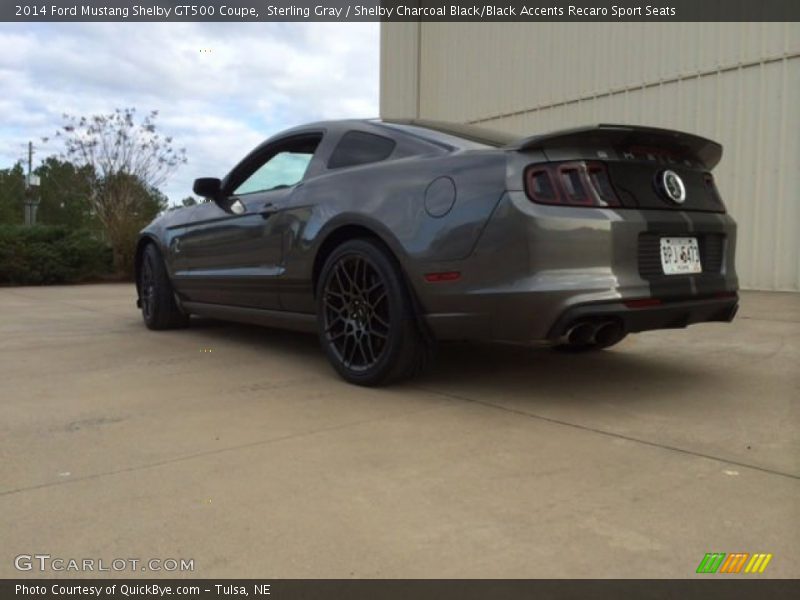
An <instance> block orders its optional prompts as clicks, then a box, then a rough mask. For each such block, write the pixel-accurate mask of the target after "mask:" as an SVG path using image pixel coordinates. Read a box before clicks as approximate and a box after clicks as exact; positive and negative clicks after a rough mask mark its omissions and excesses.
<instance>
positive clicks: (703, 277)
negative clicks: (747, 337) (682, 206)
mask: <svg viewBox="0 0 800 600" xmlns="http://www.w3.org/2000/svg"><path fill="white" fill-rule="evenodd" d="M661 236H677V237H681V236H690V237H697V238H698V240H699V241H700V252H701V261H702V267H703V270H702V272H701V273H698V274H690V275H664V274H663V273H662V272H661V265H660V259H659V258H658V256H659V255H658V253H657V252H656V253H655V254H654V253H653V250H654V249H655V250H656V251H657V250H658V249H659V244H658V239H659V238H660V237H661ZM711 242H715V243H714V244H711ZM735 246H736V224H735V223H734V221H733V219H731V217H730V216H729V215H727V214H722V213H709V212H699V211H695V212H684V211H667V210H664V211H661V210H646V211H645V210H642V211H639V210H610V209H588V208H569V207H562V206H544V205H537V204H534V203H532V202H530V201H529V200H528V199H527V197H525V196H524V194H523V193H522V192H509V193H508V194H506V196H504V197H503V198H502V199H501V201H500V203H499V204H498V206H497V209H496V210H495V212H494V214H493V215H492V217H491V219H490V220H489V222H488V223H487V225H486V227H485V229H484V231H483V233H482V234H481V237H480V238H479V240H478V243H477V244H476V247H475V249H474V251H473V253H472V254H471V256H469V257H468V258H467V259H465V260H463V261H458V262H456V261H453V262H443V263H440V264H430V265H425V268H427V269H429V270H430V271H459V272H460V273H461V278H460V279H458V280H456V281H453V282H447V283H435V284H428V283H425V282H424V279H423V276H422V273H413V272H412V274H411V279H412V282H416V283H417V285H416V286H415V292H416V293H417V296H418V298H419V299H420V300H421V304H422V306H423V308H424V312H425V315H426V320H427V323H428V325H429V327H430V329H431V331H432V333H433V335H434V336H435V337H436V338H438V339H442V340H454V339H480V340H492V341H507V342H518V343H526V342H531V341H541V340H552V339H554V337H557V336H558V335H560V334H561V333H562V331H563V330H564V329H565V328H567V327H568V326H569V324H570V323H572V322H574V321H576V320H578V319H579V318H590V317H591V318H593V317H594V316H604V317H608V318H609V319H610V318H613V319H619V321H621V322H622V324H623V326H624V327H625V328H626V331H629V332H635V331H645V330H650V329H663V328H675V327H685V326H686V325H690V324H692V323H698V322H704V321H727V320H730V319H731V318H732V317H733V314H734V313H735V306H736V304H737V298H736V290H737V289H738V279H737V277H736V270H735V263H734V259H735ZM654 261H657V262H654ZM642 298H645V299H651V298H652V299H657V300H658V301H659V302H660V304H659V305H658V306H652V307H646V308H632V307H631V305H630V304H628V303H629V302H630V301H631V300H636V299H642Z"/></svg>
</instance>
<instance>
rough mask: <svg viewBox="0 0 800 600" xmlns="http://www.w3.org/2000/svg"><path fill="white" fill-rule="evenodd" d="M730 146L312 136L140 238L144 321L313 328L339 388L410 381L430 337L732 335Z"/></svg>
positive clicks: (389, 129) (596, 133) (431, 125)
mask: <svg viewBox="0 0 800 600" xmlns="http://www.w3.org/2000/svg"><path fill="white" fill-rule="evenodd" d="M721 155H722V148H721V146H720V145H719V144H717V143H715V142H712V141H710V140H707V139H704V138H701V137H698V136H695V135H690V134H686V133H679V132H676V131H669V130H664V129H654V128H647V127H634V126H624V125H598V126H594V127H587V128H581V129H573V130H568V131H560V132H556V133H551V134H546V135H536V136H532V137H520V136H513V135H508V134H504V133H499V132H496V131H490V130H485V129H482V128H477V127H472V126H465V125H456V124H451V123H440V122H430V121H412V120H407V121H390V120H349V121H331V122H321V123H313V124H310V125H306V126H302V127H297V128H295V129H291V130H288V131H285V132H283V133H280V134H278V135H276V136H274V137H272V138H270V139H268V140H267V141H266V142H264V143H263V144H261V145H260V146H258V147H257V148H256V149H255V150H253V151H252V152H251V153H250V154H249V155H247V156H246V157H245V158H244V159H243V160H242V161H241V162H240V163H239V164H238V165H236V166H235V167H234V168H233V170H232V171H231V172H230V173H228V175H227V176H225V178H223V179H222V180H219V179H213V178H204V179H198V180H196V181H195V184H194V191H195V193H196V194H198V195H200V196H202V197H204V198H206V199H207V200H208V201H207V202H205V203H202V204H199V205H197V206H192V207H188V208H183V209H179V210H174V211H169V212H166V213H165V214H163V215H161V216H160V217H158V218H157V219H156V220H155V221H153V222H152V223H151V224H150V225H149V226H148V227H146V228H145V229H144V230H143V231H142V233H141V236H140V239H139V242H138V247H137V252H136V263H135V264H136V283H137V290H138V296H139V301H138V305H139V306H140V308H141V310H142V315H143V317H144V322H145V324H146V325H147V326H148V327H149V328H151V329H166V328H170V327H181V326H185V325H187V324H188V323H189V316H190V315H192V314H196V315H201V316H206V317H212V318H220V319H228V320H234V321H243V322H247V323H255V324H262V325H268V326H277V327H286V328H293V329H301V330H307V331H316V332H318V335H319V338H320V341H321V344H322V347H323V349H324V351H325V353H326V354H327V356H328V358H329V359H330V361H331V363H332V364H333V366H334V368H335V369H336V370H337V371H338V372H339V374H340V375H341V376H342V377H344V378H345V379H346V380H347V381H350V382H353V383H358V384H363V385H376V384H381V383H386V382H389V381H394V380H397V379H401V378H403V377H408V376H410V375H412V374H414V373H416V372H418V371H419V370H420V368H421V367H422V366H423V365H424V363H425V362H426V361H427V359H428V357H429V355H430V349H431V346H432V344H433V343H434V342H435V341H437V340H485V341H505V342H518V343H526V342H533V341H545V342H549V343H551V344H552V345H554V346H556V347H559V348H565V349H574V350H590V349H600V348H607V347H609V346H611V345H613V344H615V343H617V342H619V341H620V340H621V339H622V338H623V337H625V335H627V334H629V333H634V332H640V331H645V330H652V329H662V328H676V327H685V326H687V325H689V324H692V323H698V322H704V321H730V320H732V319H733V317H734V315H735V313H736V309H737V306H738V296H737V278H736V272H735V269H734V246H735V242H736V225H735V223H734V221H733V219H731V217H730V216H729V215H728V214H726V211H725V206H724V204H723V202H722V200H721V198H720V195H719V193H718V191H717V188H716V186H715V184H714V179H713V177H712V175H711V170H712V169H713V168H714V166H715V165H716V164H717V163H718V162H719V160H720V158H721Z"/></svg>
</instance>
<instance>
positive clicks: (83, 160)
mask: <svg viewBox="0 0 800 600" xmlns="http://www.w3.org/2000/svg"><path fill="white" fill-rule="evenodd" d="M135 116H136V109H134V108H125V109H117V110H115V111H114V112H112V113H109V114H102V115H93V116H90V117H77V116H73V115H67V114H65V115H64V121H65V124H64V125H63V126H62V128H61V129H60V130H59V131H58V132H57V133H56V137H58V138H60V139H61V140H63V143H64V148H65V151H64V156H65V158H66V159H67V160H69V161H70V162H72V163H73V164H74V165H75V166H76V167H77V168H78V170H79V172H81V173H82V174H84V177H85V179H86V183H87V185H88V187H89V190H90V194H89V201H90V203H91V206H92V212H93V213H94V214H95V215H96V217H97V219H98V220H99V222H100V223H101V225H102V226H103V229H104V230H105V233H106V235H107V237H108V241H109V243H110V244H111V247H112V248H113V250H114V265H115V267H116V268H117V269H118V270H119V271H120V272H125V273H130V272H131V270H132V267H133V254H134V250H135V248H134V245H133V242H132V240H135V237H136V233H137V232H138V230H139V229H141V227H143V226H144V225H145V224H146V223H147V220H149V219H151V218H152V217H153V216H154V214H151V211H152V209H153V208H154V207H155V206H160V202H161V199H162V198H163V194H161V193H160V192H158V187H159V186H161V185H162V184H163V183H164V182H165V181H166V180H167V179H168V178H169V176H170V175H172V174H173V173H174V172H175V170H176V169H177V168H178V167H179V166H180V165H182V164H184V163H186V151H185V149H176V148H174V146H173V140H172V138H171V137H162V136H161V135H160V134H159V133H158V132H157V131H156V125H155V121H156V118H157V116H158V111H152V112H150V113H148V114H147V116H145V117H144V118H142V119H141V120H140V121H139V122H138V123H137V122H136V121H135ZM159 210H162V208H159ZM156 214H157V213H156Z"/></svg>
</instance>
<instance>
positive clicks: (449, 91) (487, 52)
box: [381, 23, 800, 291]
mask: <svg viewBox="0 0 800 600" xmlns="http://www.w3.org/2000/svg"><path fill="white" fill-rule="evenodd" d="M404 25H405V24H404ZM393 26H394V25H391V26H387V25H384V30H387V29H390V28H391V27H393ZM414 36H415V41H414V48H413V50H412V51H408V50H406V51H402V52H401V51H399V45H397V44H396V43H395V42H393V41H392V40H391V39H388V38H389V36H384V37H383V38H382V39H383V41H384V43H385V44H386V43H389V44H392V46H387V47H383V48H382V54H383V57H384V59H385V61H384V63H383V64H382V68H383V69H384V73H383V75H382V87H381V96H382V100H381V109H382V114H383V115H384V116H414V115H419V116H422V117H427V118H439V119H446V120H450V121H464V122H473V123H481V124H485V125H489V126H493V127H496V128H500V129H505V130H509V131H518V132H520V133H534V132H539V131H548V130H552V129H559V128H562V127H574V126H577V125H582V124H588V123H597V122H620V123H634V124H647V125H654V126H659V127H669V128H675V129H681V130H685V131H691V132H694V133H697V134H699V135H704V136H707V137H710V138H712V139H715V140H717V141H719V142H721V143H722V144H723V146H724V147H725V155H724V157H723V160H722V162H721V163H720V166H719V167H718V168H717V170H716V172H715V175H716V178H717V181H718V183H719V187H720V190H721V192H722V194H723V197H724V198H725V201H726V204H727V205H728V208H729V210H730V212H731V214H733V216H734V217H735V218H736V219H737V221H738V223H739V244H738V251H737V267H738V270H739V275H740V279H741V283H742V286H743V287H747V288H756V289H773V290H795V291H797V290H800V24H798V23H688V24H687V23H675V24H672V23H669V24H665V23H659V24H655V23H651V24H630V23H624V24H615V23H604V24H589V23H586V24H582V23H577V24H576V23H551V24H521V23H515V24H502V23H496V24H486V23H483V24H468V23H426V24H423V25H422V26H421V27H419V28H418V29H417V30H416V31H415V33H414ZM406 37H407V36H406ZM417 37H418V38H419V47H417V46H416V38H417ZM407 47H408V46H407V45H406V46H405V48H407ZM399 65H406V66H405V67H403V68H399ZM395 69H398V70H399V71H400V72H403V73H408V72H410V71H414V72H415V76H416V77H415V84H414V85H415V88H417V89H418V90H419V92H420V93H419V94H416V91H415V96H416V97H415V98H414V99H413V100H412V99H406V100H404V101H400V102H394V103H393V104H391V106H389V104H388V103H386V102H384V98H383V97H384V94H392V95H393V97H394V98H397V97H399V95H398V94H397V93H396V92H394V91H393V90H394V87H395V86H394V77H393V76H392V75H391V73H392V72H394V70H395ZM384 109H386V110H384Z"/></svg>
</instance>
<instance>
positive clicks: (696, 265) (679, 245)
mask: <svg viewBox="0 0 800 600" xmlns="http://www.w3.org/2000/svg"><path fill="white" fill-rule="evenodd" d="M661 268H662V269H664V275H685V274H687V273H702V271H703V266H702V265H701V264H700V246H699V245H698V244H697V238H689V237H686V238H684V237H665V238H661Z"/></svg>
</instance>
